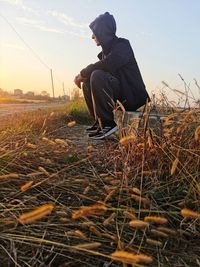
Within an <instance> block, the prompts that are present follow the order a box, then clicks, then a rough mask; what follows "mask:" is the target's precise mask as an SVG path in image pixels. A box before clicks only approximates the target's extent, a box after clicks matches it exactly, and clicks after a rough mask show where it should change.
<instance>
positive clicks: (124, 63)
mask: <svg viewBox="0 0 200 267" xmlns="http://www.w3.org/2000/svg"><path fill="white" fill-rule="evenodd" d="M90 28H91V30H92V32H93V33H94V35H95V36H96V37H97V39H98V41H99V43H100V45H101V47H102V52H101V53H100V54H99V55H98V58H99V59H100V60H99V61H98V62H96V63H94V64H90V65H89V66H87V67H86V68H85V69H83V70H81V72H80V73H81V75H82V76H83V77H84V78H90V75H91V73H92V72H93V71H94V70H104V71H106V72H109V73H111V74H112V75H113V76H115V77H116V78H117V79H118V80H119V82H120V94H121V96H120V99H119V100H120V101H121V102H122V104H123V105H124V107H125V109H126V110H127V111H134V110H137V109H138V108H139V107H141V106H142V105H144V104H145V103H146V100H147V99H148V100H149V96H148V93H147V91H146V88H145V85H144V82H143V80H142V76H141V74H140V70H139V68H138V65H137V62H136V60H135V57H134V53H133V50H132V48H131V46H130V43H129V41H128V40H126V39H124V38H118V37H117V36H116V35H115V33H116V22H115V19H114V17H113V16H112V15H110V14H109V13H108V12H106V13H105V14H103V15H100V16H99V17H97V18H96V19H95V20H94V21H93V22H92V23H91V24H90Z"/></svg>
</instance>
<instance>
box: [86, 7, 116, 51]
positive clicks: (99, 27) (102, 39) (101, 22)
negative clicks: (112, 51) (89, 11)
mask: <svg viewBox="0 0 200 267" xmlns="http://www.w3.org/2000/svg"><path fill="white" fill-rule="evenodd" d="M89 27H90V29H91V30H92V32H93V33H94V35H95V36H96V37H97V39H98V41H99V43H100V45H101V46H102V47H105V46H106V45H107V44H109V42H110V41H112V40H113V39H114V38H115V36H116V35H115V33H116V22H115V19H114V17H113V16H112V15H111V14H110V13H109V12H106V13H104V14H102V15H100V16H98V17H97V18H96V19H95V20H94V21H93V22H92V23H91V24H90V25H89Z"/></svg>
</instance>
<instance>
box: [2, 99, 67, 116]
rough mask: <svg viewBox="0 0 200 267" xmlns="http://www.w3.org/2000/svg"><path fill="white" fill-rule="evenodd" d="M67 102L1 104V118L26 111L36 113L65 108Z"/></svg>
mask: <svg viewBox="0 0 200 267" xmlns="http://www.w3.org/2000/svg"><path fill="white" fill-rule="evenodd" d="M65 104H66V103H65V102H53V103H30V104H0V117H1V118H2V117H5V116H8V115H14V114H16V113H20V112H24V111H34V110H38V109H45V108H49V107H59V106H64V105H65Z"/></svg>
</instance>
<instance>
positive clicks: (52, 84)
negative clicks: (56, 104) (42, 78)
mask: <svg viewBox="0 0 200 267" xmlns="http://www.w3.org/2000/svg"><path fill="white" fill-rule="evenodd" d="M50 72H51V86H52V92H53V98H55V94H54V83H53V72H52V69H50Z"/></svg>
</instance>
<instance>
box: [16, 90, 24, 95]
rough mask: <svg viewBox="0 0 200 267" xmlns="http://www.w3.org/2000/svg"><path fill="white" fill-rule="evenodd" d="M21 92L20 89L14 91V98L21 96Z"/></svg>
mask: <svg viewBox="0 0 200 267" xmlns="http://www.w3.org/2000/svg"><path fill="white" fill-rule="evenodd" d="M22 95H23V91H22V90H21V89H14V96H22Z"/></svg>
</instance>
